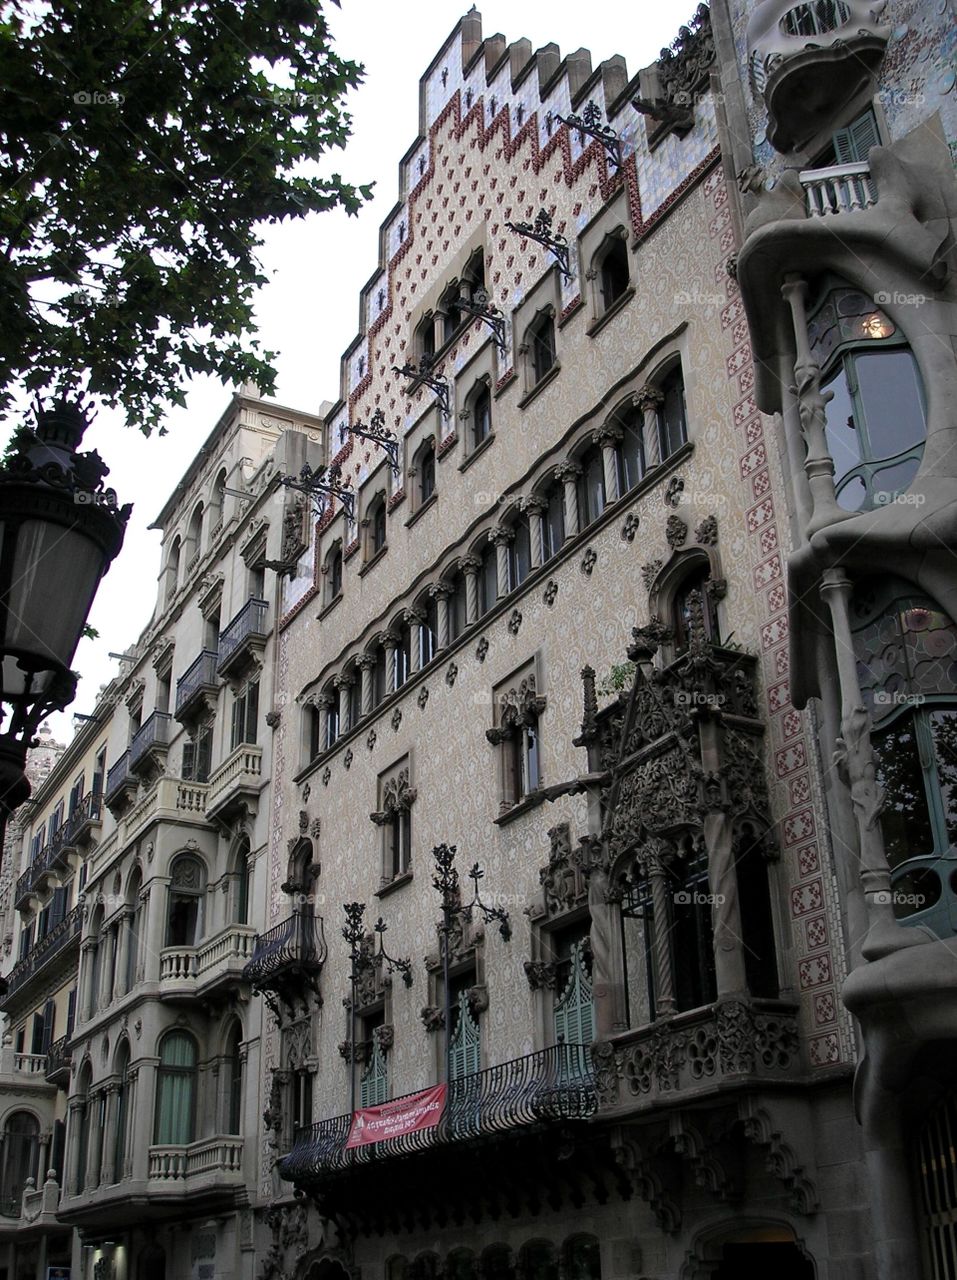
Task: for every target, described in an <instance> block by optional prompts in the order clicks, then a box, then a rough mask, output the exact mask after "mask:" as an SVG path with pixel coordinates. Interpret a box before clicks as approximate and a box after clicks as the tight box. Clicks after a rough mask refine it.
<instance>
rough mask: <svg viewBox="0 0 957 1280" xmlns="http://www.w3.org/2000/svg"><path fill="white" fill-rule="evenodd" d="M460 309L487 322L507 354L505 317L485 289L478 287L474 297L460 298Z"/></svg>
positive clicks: (498, 345)
mask: <svg viewBox="0 0 957 1280" xmlns="http://www.w3.org/2000/svg"><path fill="white" fill-rule="evenodd" d="M458 305H459V309H460V310H462V311H465V312H467V313H468V314H469V315H470V316H474V317H475V319H476V320H481V321H482V322H483V323H484V324H487V325H488V327H489V328H490V329H491V331H492V341H493V342H494V343H495V345H496V346H497V347H498V349H499V351H501V353H502V355H504V354H505V317H504V316H503V315H502V313H501V311H499V309H498V307H496V306H494V305H493V304H492V300H491V298H490V297H489V295H488V293H486V291H485V290H484V289H476V291H475V297H474V298H459V300H458Z"/></svg>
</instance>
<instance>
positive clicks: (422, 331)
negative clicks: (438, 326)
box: [414, 311, 435, 365]
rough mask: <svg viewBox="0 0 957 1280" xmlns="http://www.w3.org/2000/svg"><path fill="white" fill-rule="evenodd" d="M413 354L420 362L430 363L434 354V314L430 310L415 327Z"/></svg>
mask: <svg viewBox="0 0 957 1280" xmlns="http://www.w3.org/2000/svg"><path fill="white" fill-rule="evenodd" d="M414 345H415V354H416V355H417V356H418V359H419V363H420V364H426V365H428V364H431V362H432V359H433V357H434V356H435V316H434V315H433V314H432V312H431V311H430V312H429V313H428V315H425V316H423V317H422V319H421V320H420V321H419V323H418V324H417V325H416V329H415V344H414Z"/></svg>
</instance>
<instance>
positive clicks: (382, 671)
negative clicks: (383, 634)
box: [372, 644, 389, 707]
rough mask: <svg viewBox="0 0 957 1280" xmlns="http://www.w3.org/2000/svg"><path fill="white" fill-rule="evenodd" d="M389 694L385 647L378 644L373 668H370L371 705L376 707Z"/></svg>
mask: <svg viewBox="0 0 957 1280" xmlns="http://www.w3.org/2000/svg"><path fill="white" fill-rule="evenodd" d="M388 692H389V664H388V662H387V660H386V651H385V645H384V644H379V645H377V646H376V651H375V666H374V667H373V668H372V705H373V706H374V707H377V706H378V705H379V703H380V702H381V701H382V700H383V698H385V696H386V695H387V693H388Z"/></svg>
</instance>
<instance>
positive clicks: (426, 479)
mask: <svg viewBox="0 0 957 1280" xmlns="http://www.w3.org/2000/svg"><path fill="white" fill-rule="evenodd" d="M412 469H413V470H414V472H415V505H416V508H418V507H421V506H422V505H423V504H424V503H426V502H428V500H429V499H430V498H431V497H432V495H433V494H434V493H435V440H434V439H433V438H432V437H430V438H429V439H428V440H426V441H424V443H423V444H422V445H421V446H420V448H419V449H418V450H417V452H416V455H415V458H414V459H413V462H412Z"/></svg>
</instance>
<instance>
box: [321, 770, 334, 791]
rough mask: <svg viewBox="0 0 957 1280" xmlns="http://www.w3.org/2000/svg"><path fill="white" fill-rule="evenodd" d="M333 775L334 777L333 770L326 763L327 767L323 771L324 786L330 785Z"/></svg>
mask: <svg viewBox="0 0 957 1280" xmlns="http://www.w3.org/2000/svg"><path fill="white" fill-rule="evenodd" d="M331 777H332V770H331V769H330V768H329V766H328V765H326V767H325V768H324V769H323V771H322V785H323V786H324V787H328V785H329V779H330V778H331Z"/></svg>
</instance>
